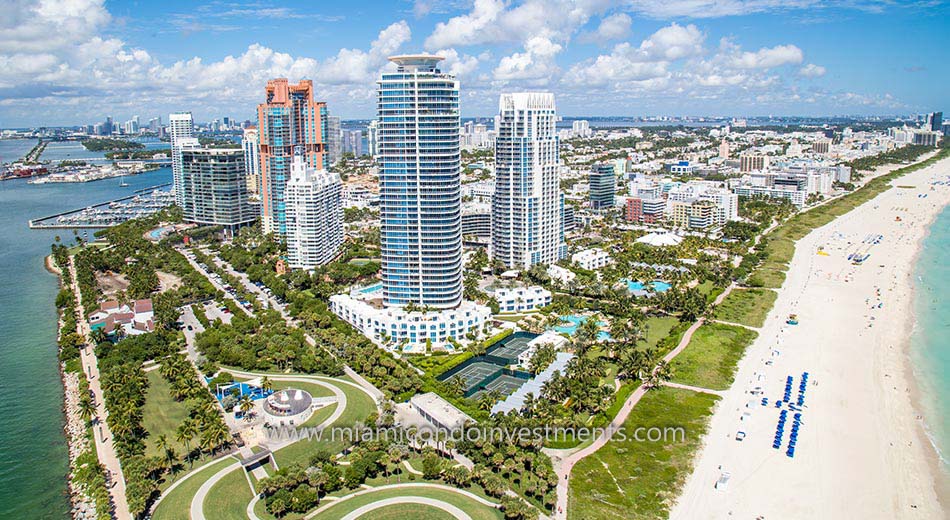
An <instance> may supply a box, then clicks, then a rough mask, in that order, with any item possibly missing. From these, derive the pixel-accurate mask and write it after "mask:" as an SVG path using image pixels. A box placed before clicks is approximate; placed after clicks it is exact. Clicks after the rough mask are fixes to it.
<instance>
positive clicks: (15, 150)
mask: <svg viewBox="0 0 950 520" xmlns="http://www.w3.org/2000/svg"><path fill="white" fill-rule="evenodd" d="M34 146H36V139H0V164H2V163H12V162H15V161H18V160H20V159H22V158H23V156H24V155H26V153H27V152H29V151H30V150H32V149H33V147H34Z"/></svg>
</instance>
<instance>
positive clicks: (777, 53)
mask: <svg viewBox="0 0 950 520" xmlns="http://www.w3.org/2000/svg"><path fill="white" fill-rule="evenodd" d="M733 49H734V51H735V52H733V53H732V55H731V56H729V58H728V59H729V65H730V66H732V67H735V68H737V69H771V68H775V67H780V66H782V65H791V64H796V63H801V62H802V60H803V59H804V58H805V56H804V54H803V53H802V50H801V49H799V48H798V47H796V46H794V45H777V46H775V47H763V48H761V49H759V50H757V51H755V52H739V51H738V48H737V47H733Z"/></svg>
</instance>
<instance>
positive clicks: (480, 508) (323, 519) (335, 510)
mask: <svg viewBox="0 0 950 520" xmlns="http://www.w3.org/2000/svg"><path fill="white" fill-rule="evenodd" d="M405 496H417V497H426V498H433V499H436V500H441V501H443V502H446V503H449V504H452V505H454V506H456V507H458V508H460V509H461V510H463V511H465V512H466V513H468V514H469V516H471V517H472V520H500V519H502V518H504V515H503V514H502V512H501V511H499V510H498V509H495V508H492V507H488V506H486V505H484V504H482V503H480V502H477V501H475V500H473V499H471V498H469V497H467V496H465V495H462V494H459V493H454V492H452V491H447V490H443V489H433V488H426V487H422V486H419V487H416V488H411V487H402V488H396V489H384V490H381V491H374V492H372V493H366V494H364V495H360V496H357V497H353V498H350V499H347V500H344V501H342V502H340V501H337V502H335V503H334V505H333V506H331V507H329V508H328V509H326V510H325V511H324V512H322V513H320V514H319V515H317V516H316V517H314V518H315V520H339V519H340V518H343V517H344V516H346V515H347V513H349V512H351V511H354V510H356V509H358V508H360V507H362V506H365V505H367V504H371V503H373V502H377V501H379V500H383V499H386V498H394V497H405ZM387 509H388V508H387ZM384 511H385V510H377V511H374V512H372V513H371V514H370V516H371V517H373V518H376V517H377V513H379V512H384ZM389 518H408V517H399V516H396V517H389ZM412 518H416V517H412ZM420 518H442V517H420Z"/></svg>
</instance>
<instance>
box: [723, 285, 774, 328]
mask: <svg viewBox="0 0 950 520" xmlns="http://www.w3.org/2000/svg"><path fill="white" fill-rule="evenodd" d="M777 297H778V294H777V293H776V292H775V291H771V290H769V289H735V290H733V291H732V292H731V293H729V296H726V299H725V300H723V301H722V303H721V304H719V306H718V307H716V310H715V314H714V316H715V318H716V319H717V320H722V321H728V322H731V323H739V324H742V325H748V326H749V327H761V326H762V325H763V324H764V323H765V317H766V316H768V314H769V310H770V309H771V308H772V304H774V303H775V299H776V298H777Z"/></svg>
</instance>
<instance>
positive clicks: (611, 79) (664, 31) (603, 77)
mask: <svg viewBox="0 0 950 520" xmlns="http://www.w3.org/2000/svg"><path fill="white" fill-rule="evenodd" d="M704 40H705V36H704V35H703V33H702V31H700V30H699V29H698V28H697V27H696V26H695V25H687V26H685V27H684V26H681V25H678V24H675V23H674V24H671V25H669V26H667V27H663V28H661V29H659V30H658V31H656V32H655V33H653V34H652V35H650V37H649V38H647V39H645V40H643V41H642V42H640V45H639V46H637V47H634V46H633V45H631V44H630V43H628V42H624V43H620V44H617V45H615V46H614V48H613V50H612V51H611V53H610V54H604V55H601V56H597V57H596V58H594V59H592V60H587V61H584V62H581V63H578V64H576V65H575V66H574V67H572V68H571V69H570V70H569V71H568V73H567V74H566V76H565V78H564V80H565V82H566V83H568V84H571V85H590V86H603V85H611V84H614V83H617V82H621V81H645V80H656V79H658V78H668V77H669V76H670V72H669V70H668V69H669V65H670V64H671V63H672V62H674V61H676V60H681V59H684V58H688V57H691V56H696V55H699V54H702V52H703V41H704Z"/></svg>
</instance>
